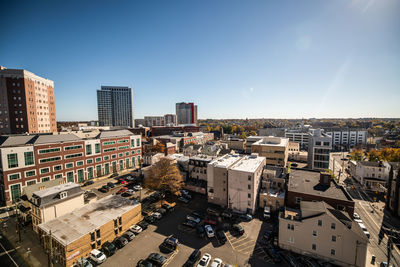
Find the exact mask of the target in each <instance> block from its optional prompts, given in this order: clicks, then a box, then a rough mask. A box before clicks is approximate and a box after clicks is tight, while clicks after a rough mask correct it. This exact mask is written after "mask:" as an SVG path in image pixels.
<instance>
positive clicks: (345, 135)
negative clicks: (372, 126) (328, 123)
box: [325, 128, 368, 151]
mask: <svg viewBox="0 0 400 267" xmlns="http://www.w3.org/2000/svg"><path fill="white" fill-rule="evenodd" d="M325 132H326V134H327V135H330V136H331V137H332V149H333V150H334V151H341V150H343V149H344V150H348V149H350V148H353V147H355V146H356V145H366V144H367V135H368V132H367V130H364V129H348V128H347V129H340V128H325Z"/></svg>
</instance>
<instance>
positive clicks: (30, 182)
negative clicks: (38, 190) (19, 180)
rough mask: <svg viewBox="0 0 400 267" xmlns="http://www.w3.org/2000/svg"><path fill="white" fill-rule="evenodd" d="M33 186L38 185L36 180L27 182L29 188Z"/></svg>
mask: <svg viewBox="0 0 400 267" xmlns="http://www.w3.org/2000/svg"><path fill="white" fill-rule="evenodd" d="M33 184H36V180H32V181H28V182H26V185H27V186H30V185H33Z"/></svg>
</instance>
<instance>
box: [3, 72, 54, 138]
mask: <svg viewBox="0 0 400 267" xmlns="http://www.w3.org/2000/svg"><path fill="white" fill-rule="evenodd" d="M56 131H57V122H56V107H55V100H54V82H53V81H51V80H48V79H45V78H42V77H40V76H37V75H35V74H33V73H32V72H29V71H27V70H23V69H7V68H5V67H2V66H0V133H1V134H11V133H12V134H14V133H15V134H18V133H48V132H56Z"/></svg>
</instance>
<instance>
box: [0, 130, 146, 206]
mask: <svg viewBox="0 0 400 267" xmlns="http://www.w3.org/2000/svg"><path fill="white" fill-rule="evenodd" d="M141 157H142V148H141V140H140V136H138V135H133V134H132V133H131V132H130V131H128V130H119V131H104V132H100V134H98V135H97V136H96V137H89V138H85V137H78V136H77V135H75V134H55V135H15V136H1V137H0V158H1V163H0V164H1V166H0V177H1V180H0V198H1V201H3V202H6V203H7V204H9V203H10V202H12V201H15V200H18V199H19V198H20V196H21V192H22V189H23V188H24V187H26V186H29V185H31V184H36V183H41V182H45V181H48V180H53V179H64V180H65V181H66V182H77V183H80V182H83V181H84V180H87V179H92V178H94V177H99V176H103V175H108V174H109V173H112V172H117V171H119V170H124V169H130V168H138V167H140V162H141Z"/></svg>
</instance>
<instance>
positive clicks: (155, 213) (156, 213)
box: [151, 212, 162, 220]
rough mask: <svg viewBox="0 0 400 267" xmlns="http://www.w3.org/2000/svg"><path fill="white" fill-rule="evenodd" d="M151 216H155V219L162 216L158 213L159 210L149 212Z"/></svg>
mask: <svg viewBox="0 0 400 267" xmlns="http://www.w3.org/2000/svg"><path fill="white" fill-rule="evenodd" d="M151 216H153V217H154V218H156V219H157V220H161V218H162V215H161V213H159V212H153V213H152V214H151Z"/></svg>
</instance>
